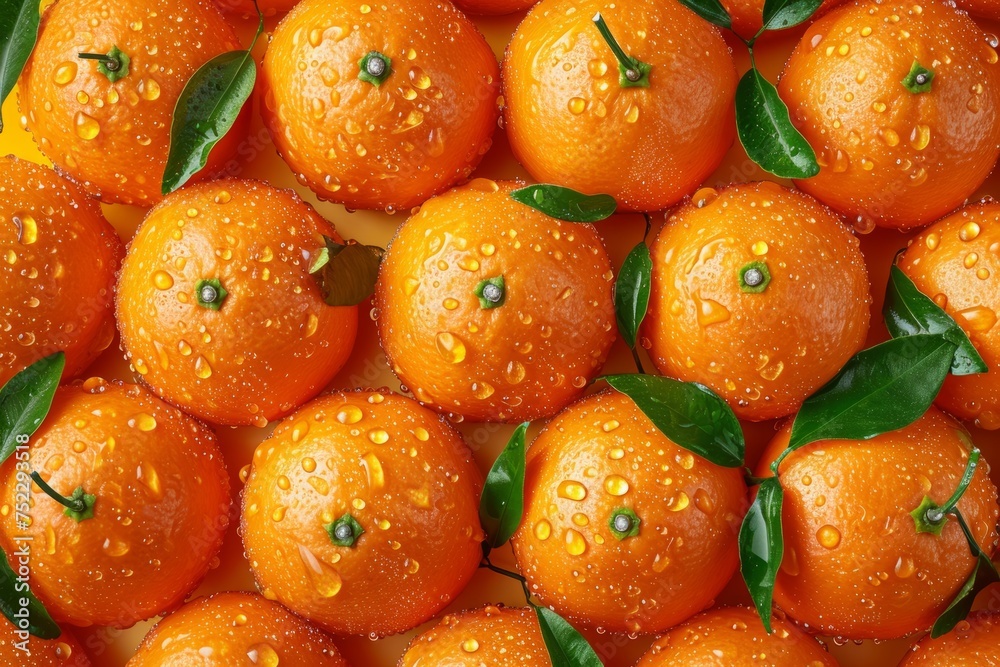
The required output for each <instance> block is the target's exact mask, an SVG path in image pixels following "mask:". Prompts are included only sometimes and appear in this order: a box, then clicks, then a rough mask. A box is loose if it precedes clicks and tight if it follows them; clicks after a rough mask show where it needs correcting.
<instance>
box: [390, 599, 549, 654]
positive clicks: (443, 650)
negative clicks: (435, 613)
mask: <svg viewBox="0 0 1000 667" xmlns="http://www.w3.org/2000/svg"><path fill="white" fill-rule="evenodd" d="M425 665H447V666H448V667H480V665H490V667H521V666H522V665H537V666H538V667H551V665H552V663H551V661H550V660H549V654H548V652H547V651H546V649H545V643H544V642H543V641H542V633H541V631H540V630H539V629H538V620H537V619H536V618H535V613H534V612H533V611H532V610H531V609H528V608H521V609H507V608H504V607H496V606H493V605H489V606H487V607H484V608H482V609H476V610H474V611H466V612H462V613H460V614H448V615H447V616H445V617H444V618H442V619H441V621H440V622H439V623H438V624H437V625H435V626H434V627H432V628H431V629H430V630H428V631H426V632H424V633H423V634H420V635H418V636H417V637H416V638H414V640H413V641H412V642H411V643H410V647H409V649H407V651H406V653H405V654H404V655H403V657H402V658H400V660H399V667H424V666H425Z"/></svg>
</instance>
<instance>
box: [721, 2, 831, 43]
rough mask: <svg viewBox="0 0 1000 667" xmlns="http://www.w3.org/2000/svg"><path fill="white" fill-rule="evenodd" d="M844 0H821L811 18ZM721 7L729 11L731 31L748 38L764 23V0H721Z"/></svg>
mask: <svg viewBox="0 0 1000 667" xmlns="http://www.w3.org/2000/svg"><path fill="white" fill-rule="evenodd" d="M842 2H844V0H823V3H822V4H821V5H820V6H819V9H817V10H816V12H815V13H814V14H813V18H816V17H819V16H821V15H823V14H825V13H826V12H828V11H829V10H830V9H832V8H833V7H836V6H837V5H839V4H841V3H842ZM722 5H723V7H725V8H726V10H727V11H728V12H729V17H730V18H731V19H732V22H733V32H735V33H736V34H737V35H740V36H741V37H744V38H746V39H750V38H751V37H753V36H754V35H756V34H757V31H759V30H760V29H761V26H762V25H763V23H764V0H723V2H722Z"/></svg>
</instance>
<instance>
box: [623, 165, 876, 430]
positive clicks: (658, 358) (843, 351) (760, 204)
mask: <svg viewBox="0 0 1000 667" xmlns="http://www.w3.org/2000/svg"><path fill="white" fill-rule="evenodd" d="M651 252H652V256H653V275H652V289H651V293H650V301H649V312H648V314H647V316H646V320H645V322H644V325H643V329H642V333H643V336H642V338H641V339H640V340H641V343H642V345H643V346H644V347H647V348H648V349H649V354H650V356H651V357H652V359H653V361H654V362H655V364H656V366H657V368H659V369H660V372H661V373H663V374H665V375H670V376H673V377H677V378H680V379H681V380H685V381H690V382H700V383H701V384H704V385H706V386H708V387H711V388H712V390H713V391H715V392H716V393H718V394H719V395H720V396H722V397H723V398H724V399H726V400H727V401H728V402H729V404H730V405H731V406H732V408H733V410H734V411H735V412H736V414H737V415H738V416H739V417H741V418H743V419H752V420H763V419H773V418H775V417H781V416H784V415H788V414H791V413H792V412H794V411H795V410H797V409H798V407H799V405H801V404H802V401H803V400H805V398H806V397H808V396H809V395H810V394H812V393H813V392H814V391H815V390H817V389H819V388H820V387H821V386H823V384H825V383H826V382H827V380H829V379H830V378H832V377H833V376H834V375H836V374H837V371H839V370H840V368H841V367H842V366H843V365H844V363H846V362H847V360H848V359H850V358H851V356H852V355H854V353H855V352H857V351H858V350H860V349H861V347H862V346H863V345H864V342H865V336H866V335H867V333H868V321H869V312H868V307H869V303H870V301H871V298H870V296H869V286H868V274H867V271H866V269H865V264H864V260H863V258H862V256H861V251H860V248H859V243H858V240H857V239H856V238H855V237H854V236H853V235H851V233H850V232H849V231H848V229H847V228H846V227H845V226H844V225H842V224H841V223H840V221H839V220H838V219H837V218H836V217H835V216H834V215H833V214H831V213H830V211H829V210H828V209H826V208H825V207H823V206H821V205H820V204H819V203H817V202H816V201H815V200H813V199H812V198H811V197H808V196H806V195H803V194H800V193H798V192H795V191H792V190H788V189H785V188H782V187H781V186H779V185H777V184H775V183H771V182H762V183H752V184H748V185H735V186H730V187H727V188H725V189H723V190H721V191H719V192H716V191H715V190H710V189H703V190H700V191H698V193H696V194H695V196H694V198H693V199H691V200H689V201H688V202H686V203H685V204H684V205H683V206H681V207H679V208H678V209H676V210H675V211H674V212H673V213H672V214H671V215H670V217H669V218H668V220H667V224H666V225H665V226H664V227H663V229H662V230H661V231H660V233H659V235H658V236H657V238H656V241H655V242H654V243H653V245H652V248H651ZM752 270H757V271H758V272H763V271H766V272H767V275H768V276H770V282H763V283H761V284H762V285H764V289H763V291H762V292H754V291H753V290H752V289H750V288H748V289H750V291H747V289H745V288H744V285H743V279H742V278H741V276H742V275H743V272H744V271H752ZM749 275H751V276H752V275H754V274H752V273H751V274H749ZM761 275H762V274H761ZM765 281H766V278H765ZM756 289H760V286H758V287H757V288H756Z"/></svg>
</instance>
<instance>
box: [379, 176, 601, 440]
mask: <svg viewBox="0 0 1000 667" xmlns="http://www.w3.org/2000/svg"><path fill="white" fill-rule="evenodd" d="M520 185H521V184H516V183H510V182H500V183H496V182H494V181H490V180H485V179H476V180H474V181H473V182H472V183H470V184H468V185H466V186H462V187H459V188H455V189H453V190H451V191H449V192H447V193H446V194H444V195H441V196H439V197H435V198H434V199H431V200H430V201H428V202H427V203H426V204H424V206H422V207H421V209H420V211H419V212H418V213H417V214H416V215H414V216H413V217H411V218H410V219H409V220H407V221H406V223H404V224H403V225H402V226H401V227H400V228H399V231H398V232H397V233H396V236H395V238H394V239H393V241H392V243H391V244H390V245H389V249H388V250H387V252H386V255H385V257H384V259H383V261H382V267H381V269H380V271H379V279H378V285H377V287H376V291H375V304H376V307H377V309H378V310H377V312H378V318H377V320H376V321H377V323H378V331H379V338H380V340H381V342H382V349H383V350H384V351H385V353H386V355H387V357H388V358H389V361H390V367H391V368H392V370H393V372H394V373H395V374H396V375H397V376H398V377H399V379H400V380H401V381H402V382H403V383H404V384H405V385H406V386H407V387H409V388H410V389H411V390H412V391H413V394H414V396H416V397H417V399H418V400H420V401H421V402H423V403H425V404H427V405H430V406H433V407H434V408H435V409H437V410H440V411H443V412H449V413H452V414H453V415H462V416H464V417H465V418H468V419H471V420H473V421H503V422H521V421H530V420H534V419H539V418H542V417H548V416H551V415H553V414H555V413H556V412H558V411H559V410H560V409H561V408H562V407H564V406H565V405H567V404H568V403H569V402H570V401H572V400H573V399H574V398H576V397H578V396H580V395H581V394H582V393H583V390H584V389H585V388H586V386H587V383H588V381H589V380H590V379H592V378H593V377H594V376H595V375H596V374H597V373H598V371H599V370H600V368H601V366H602V365H603V363H604V360H605V359H606V358H607V355H608V351H609V350H610V348H611V345H612V343H614V339H615V334H616V332H615V313H614V303H613V298H612V289H613V278H614V275H613V273H612V271H611V260H610V259H609V258H608V254H607V252H606V251H605V249H604V246H603V245H602V243H601V239H600V237H599V236H598V234H597V232H596V230H595V229H594V227H593V226H591V225H581V224H575V223H567V222H561V221H559V220H555V219H553V218H550V217H548V216H546V215H544V214H542V213H540V212H538V211H536V210H535V209H533V208H531V207H529V206H526V205H524V204H521V203H519V202H517V201H515V200H514V199H512V198H511V197H510V192H511V191H512V190H513V189H515V188H516V187H520ZM499 277H502V278H503V281H504V287H503V290H504V297H503V302H502V305H499V306H497V307H494V308H484V307H483V304H482V303H481V302H480V298H479V297H478V296H477V295H476V293H475V290H476V288H477V287H478V286H479V285H480V284H481V283H482V281H484V280H490V279H497V278H499Z"/></svg>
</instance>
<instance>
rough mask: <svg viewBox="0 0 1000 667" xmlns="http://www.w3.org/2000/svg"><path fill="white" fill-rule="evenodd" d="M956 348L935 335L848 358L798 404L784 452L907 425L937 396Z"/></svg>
mask: <svg viewBox="0 0 1000 667" xmlns="http://www.w3.org/2000/svg"><path fill="white" fill-rule="evenodd" d="M956 348H957V346H956V345H955V344H954V343H953V342H951V341H950V340H948V339H946V338H945V337H944V336H943V335H941V334H916V335H914V336H906V337H904V338H894V339H892V340H889V341H886V342H884V343H881V344H879V345H876V346H875V347H872V348H869V349H867V350H864V351H862V352H859V353H858V354H856V355H854V357H852V358H851V359H850V361H848V362H847V364H845V365H844V367H843V368H842V369H841V370H840V372H839V373H837V375H836V376H835V377H834V378H833V379H832V380H830V381H829V382H828V383H827V384H826V385H825V386H823V387H822V388H821V389H820V390H819V391H817V392H816V393H815V394H813V395H812V396H810V397H809V398H808V399H806V402H805V403H803V404H802V408H801V409H800V410H799V413H798V415H796V417H795V422H794V423H793V424H792V435H791V438H790V440H789V443H788V451H793V450H795V449H798V448H799V447H803V446H805V445H808V444H809V443H811V442H816V441H817V440H831V439H846V440H867V439H869V438H874V437H875V436H877V435H880V434H882V433H886V432H888V431H895V430H896V429H900V428H903V427H904V426H908V425H909V424H912V423H913V422H914V421H916V420H917V419H918V418H919V417H920V416H921V415H923V414H924V413H925V412H927V409H928V408H929V407H930V406H931V403H933V402H934V399H935V397H937V394H938V391H939V390H940V389H941V384H942V383H943V382H944V379H945V376H947V375H948V369H949V368H950V366H951V360H952V357H954V355H955V350H956Z"/></svg>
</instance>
